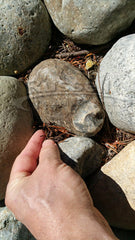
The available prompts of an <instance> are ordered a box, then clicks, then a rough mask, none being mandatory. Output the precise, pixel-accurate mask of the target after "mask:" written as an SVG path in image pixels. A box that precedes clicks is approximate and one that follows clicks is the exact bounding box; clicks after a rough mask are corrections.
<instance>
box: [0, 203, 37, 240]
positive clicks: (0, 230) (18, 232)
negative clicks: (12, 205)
mask: <svg viewBox="0 0 135 240" xmlns="http://www.w3.org/2000/svg"><path fill="white" fill-rule="evenodd" d="M0 239H1V240H36V239H35V238H34V237H33V236H32V235H31V233H30V232H29V230H28V229H27V228H26V227H25V226H24V225H23V224H22V223H21V222H19V221H17V220H16V218H15V217H14V215H13V214H12V212H11V211H10V210H9V209H8V208H6V207H3V208H0Z"/></svg>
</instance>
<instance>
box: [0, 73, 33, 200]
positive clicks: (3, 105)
mask: <svg viewBox="0 0 135 240" xmlns="http://www.w3.org/2000/svg"><path fill="white" fill-rule="evenodd" d="M32 126H33V115H32V111H31V108H30V105H29V102H28V97H27V93H26V88H25V86H24V84H23V83H22V82H20V81H18V80H17V79H16V78H13V77H7V76H1V77H0V199H3V198H4V195H5V189H6V185H7V182H8V179H9V174H10V171H11V167H12V164H13V161H14V160H15V158H16V157H17V155H18V154H19V153H20V152H21V150H22V149H23V148H24V147H25V145H26V143H27V142H28V140H29V138H30V137H31V136H32V133H33V128H32Z"/></svg>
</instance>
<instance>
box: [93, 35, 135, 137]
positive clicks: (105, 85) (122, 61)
mask: <svg viewBox="0 0 135 240" xmlns="http://www.w3.org/2000/svg"><path fill="white" fill-rule="evenodd" d="M96 86H97V90H98V93H99V96H100V98H101V100H102V101H103V103H104V106H105V110H106V112H107V114H108V116H109V119H110V121H111V123H112V124H113V125H114V126H116V127H117V128H120V129H122V130H124V131H127V132H131V133H135V34H131V35H128V36H125V37H123V38H121V39H119V40H118V41H117V42H116V43H115V44H114V45H113V47H112V48H111V49H110V51H109V52H108V53H107V54H106V55H105V57H104V59H103V61H102V62H101V65H100V69H99V74H98V75H97V79H96Z"/></svg>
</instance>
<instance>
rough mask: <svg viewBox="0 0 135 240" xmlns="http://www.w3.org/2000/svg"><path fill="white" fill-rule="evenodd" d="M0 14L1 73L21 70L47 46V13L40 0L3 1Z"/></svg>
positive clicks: (48, 33)
mask: <svg viewBox="0 0 135 240" xmlns="http://www.w3.org/2000/svg"><path fill="white" fill-rule="evenodd" d="M0 16H1V17H0V39H1V40H0V41H1V42H0V45H1V50H0V75H15V74H17V73H22V72H23V71H25V70H26V69H28V68H29V67H30V66H31V65H32V64H34V63H35V62H36V61H37V60H38V59H39V58H40V57H42V55H43V54H44V52H45V50H46V49H47V46H48V44H49V41H50V38H51V24H50V18H49V15H48V12H47V10H46V8H45V6H44V4H43V3H42V1H41V0H33V1H30V0H27V1H26V0H22V1H20V0H2V1H0Z"/></svg>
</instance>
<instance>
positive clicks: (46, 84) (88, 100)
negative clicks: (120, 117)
mask: <svg viewBox="0 0 135 240" xmlns="http://www.w3.org/2000/svg"><path fill="white" fill-rule="evenodd" d="M28 88H29V96H30V99H31V101H32V102H33V105H34V107H35V108H36V110H37V112H38V113H39V115H40V117H41V119H42V121H43V122H47V121H51V122H55V123H56V124H57V125H59V126H63V127H65V128H66V129H68V130H69V131H71V132H74V133H76V134H79V135H89V136H91V135H95V134H96V133H97V132H98V131H99V130H100V129H101V127H102V125H103V122H104V111H103V109H102V108H101V105H100V103H99V100H98V98H97V94H96V93H95V92H94V90H93V89H92V87H91V86H90V83H89V81H88V79H87V78H86V77H85V76H84V75H83V74H82V73H81V72H80V71H79V70H78V69H77V68H75V67H74V66H72V65H71V64H70V63H67V62H64V61H61V60H56V59H48V60H45V61H43V62H41V63H40V64H38V65H37V66H36V67H35V68H34V69H33V71H32V72H31V74H30V77H29V81H28Z"/></svg>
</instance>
